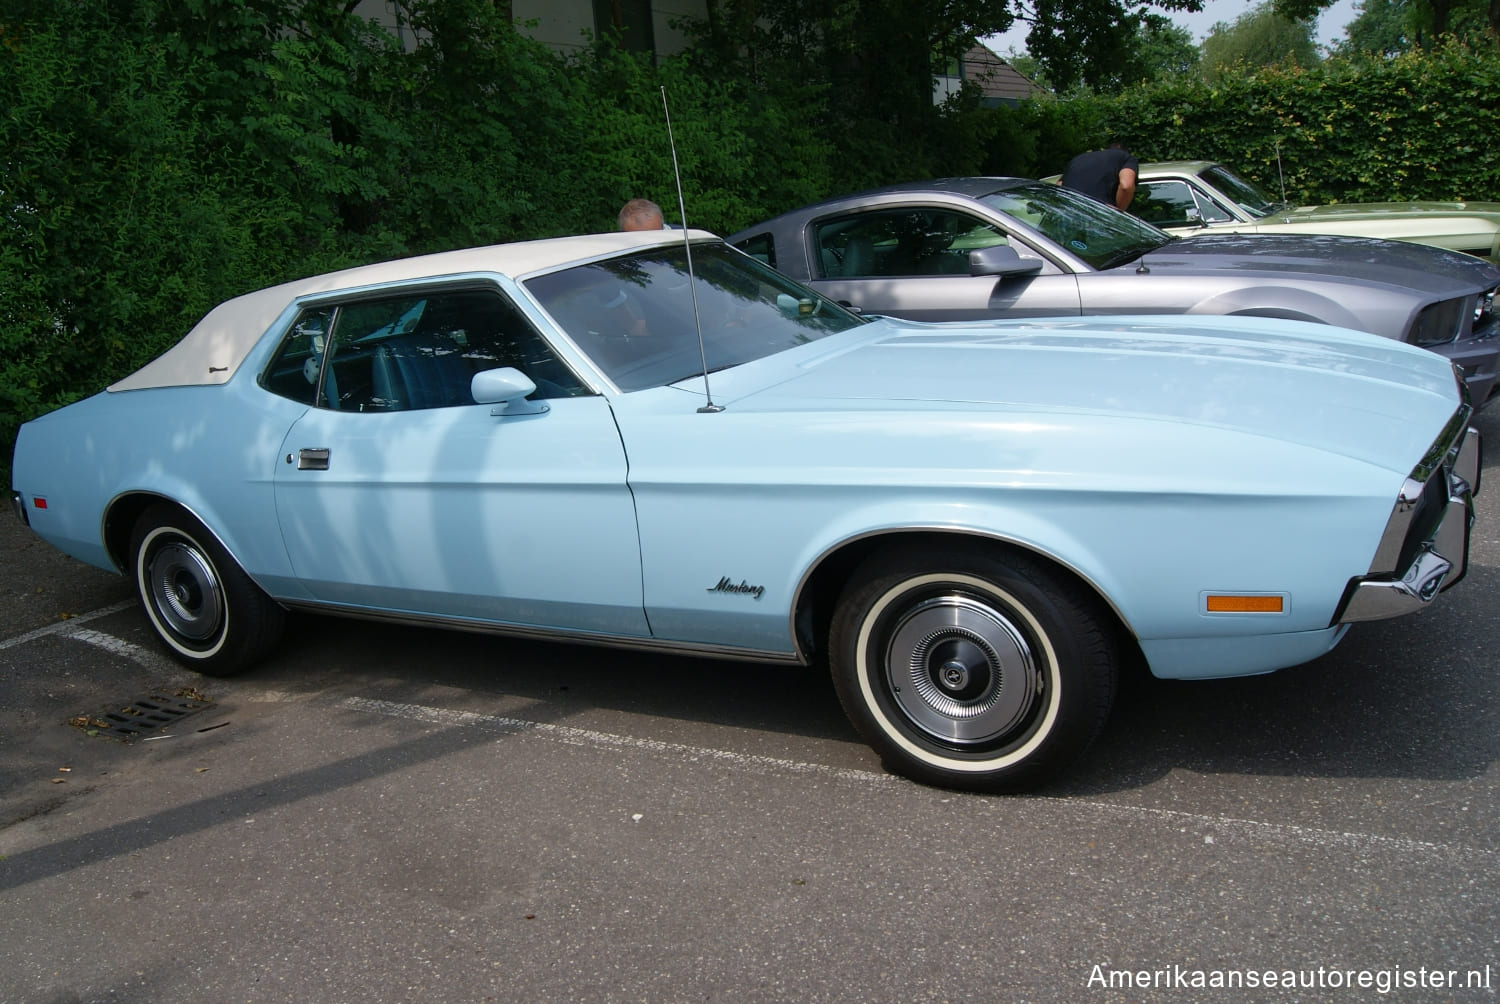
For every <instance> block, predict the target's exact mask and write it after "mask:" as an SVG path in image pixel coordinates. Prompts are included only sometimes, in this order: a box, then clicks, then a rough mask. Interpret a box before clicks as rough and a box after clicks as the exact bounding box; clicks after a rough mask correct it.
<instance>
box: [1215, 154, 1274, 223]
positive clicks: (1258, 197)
mask: <svg viewBox="0 0 1500 1004" xmlns="http://www.w3.org/2000/svg"><path fill="white" fill-rule="evenodd" d="M1202 177H1203V180H1204V181H1207V182H1208V183H1209V184H1210V185H1213V186H1214V187H1215V188H1217V189H1218V190H1219V191H1221V192H1223V193H1224V194H1225V195H1226V196H1228V197H1229V198H1230V199H1231V200H1233V201H1234V204H1235V205H1237V206H1239V207H1240V208H1241V209H1243V210H1244V211H1245V212H1247V213H1249V214H1250V215H1251V216H1254V217H1255V218H1256V219H1260V218H1261V217H1262V216H1270V215H1271V214H1272V213H1274V212H1276V210H1278V209H1280V208H1281V203H1279V202H1277V201H1275V200H1274V199H1272V198H1271V197H1270V196H1269V195H1267V194H1266V191H1265V189H1263V188H1261V187H1260V186H1259V185H1257V184H1256V183H1255V182H1253V181H1246V180H1245V179H1244V178H1241V177H1240V176H1239V175H1237V174H1235V173H1234V172H1233V171H1231V170H1229V168H1227V167H1223V166H1221V165H1218V164H1215V165H1214V166H1213V167H1210V168H1209V169H1208V170H1206V171H1204V172H1203V174H1202Z"/></svg>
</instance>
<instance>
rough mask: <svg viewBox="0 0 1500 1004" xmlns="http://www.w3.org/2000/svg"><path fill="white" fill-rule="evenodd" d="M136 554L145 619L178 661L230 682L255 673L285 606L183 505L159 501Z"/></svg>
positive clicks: (142, 528) (136, 534)
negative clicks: (245, 673)
mask: <svg viewBox="0 0 1500 1004" xmlns="http://www.w3.org/2000/svg"><path fill="white" fill-rule="evenodd" d="M130 555H131V567H132V570H133V573H134V578H135V588H136V593H137V594H138V595H139V596H140V598H141V606H142V607H143V608H144V609H145V611H146V619H147V620H148V621H149V622H150V623H151V627H152V629H153V630H155V631H156V634H157V636H158V637H159V638H161V640H162V641H163V642H165V643H166V645H167V648H168V649H170V650H171V652H172V655H173V656H174V657H176V658H177V660H178V661H179V662H182V663H185V664H186V665H188V666H191V667H192V668H193V669H195V670H197V671H198V672H200V673H206V674H208V675H211V676H228V675H230V674H232V673H238V672H240V671H241V670H244V669H247V668H249V667H250V666H251V665H252V664H254V663H255V662H256V661H257V660H259V659H260V658H261V657H262V656H263V655H265V653H266V652H267V651H269V650H270V649H271V647H272V646H274V645H275V644H276V641H277V639H279V638H280V637H281V629H282V625H283V623H284V621H285V614H284V612H283V611H282V609H281V607H280V606H278V605H277V604H276V602H275V601H273V600H272V599H271V598H270V597H269V596H267V595H266V594H265V593H264V592H262V591H261V589H260V587H259V586H257V585H256V584H255V583H254V582H252V581H251V579H250V577H249V576H248V575H246V574H245V573H244V571H243V570H241V569H240V567H239V565H237V564H235V562H234V559H233V558H231V557H230V556H229V554H228V553H227V552H226V551H225V550H224V548H223V547H222V546H221V545H220V544H219V542H218V541H217V540H215V539H214V537H213V535H212V534H210V533H209V532H208V530H207V529H206V528H205V527H204V526H203V524H202V523H200V522H199V521H198V520H196V519H194V518H193V517H192V516H190V515H188V513H186V512H184V511H183V510H182V509H180V508H178V507H177V506H173V505H169V504H166V503H158V504H156V505H153V506H151V507H149V508H148V509H147V510H146V511H145V512H143V513H142V514H141V516H140V518H139V519H138V520H136V524H135V528H134V530H133V531H132V532H131V535H130Z"/></svg>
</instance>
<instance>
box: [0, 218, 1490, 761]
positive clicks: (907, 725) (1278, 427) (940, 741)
mask: <svg viewBox="0 0 1500 1004" xmlns="http://www.w3.org/2000/svg"><path fill="white" fill-rule="evenodd" d="M689 249H691V256H690V257H689ZM1471 410H1472V409H1471V407H1470V405H1469V404H1467V403H1466V401H1465V394H1464V388H1463V385H1462V382H1461V381H1460V380H1459V379H1458V377H1457V375H1456V374H1455V371H1454V369H1453V367H1452V366H1451V365H1450V364H1449V363H1448V362H1446V361H1445V360H1443V359H1441V358H1440V357H1438V356H1436V355H1433V354H1432V353H1429V352H1424V351H1421V350H1417V349H1414V348H1411V347H1410V346H1406V345H1402V344H1399V343H1398V342H1396V341H1394V340H1391V339H1384V338H1375V337H1371V336H1369V335H1367V334H1364V333H1361V332H1355V331H1348V330H1344V329H1341V328H1335V327H1330V326H1326V325H1312V324H1300V323H1296V322H1291V321H1283V320H1271V319H1264V318H1255V317H1202V316H1195V317H1185V316H1180V317H1142V316H1124V317H1094V318H1052V319H1046V320H1017V321H987V322H986V321H975V322H969V323H959V324H925V323H917V322H910V321H900V320H894V319H890V318H871V317H861V316H859V315H857V314H854V313H851V312H850V311H848V310H845V309H844V308H842V307H840V306H839V305H837V304H836V303H834V302H832V301H830V300H828V299H826V298H824V297H823V296H821V295H819V294H818V293H816V292H815V291H813V290H811V289H808V288H806V287H804V286H801V285H799V284H797V283H795V282H793V281H792V280H790V279H787V278H785V277H784V276H781V275H779V274H778V273H776V272H774V271H773V270H771V269H770V268H769V267H767V266H765V265H762V264H761V263H759V262H757V261H755V260H754V259H752V258H750V257H748V256H746V255H743V254H741V253H740V252H738V251H736V250H734V249H732V248H730V247H728V246H727V245H725V244H724V243H723V242H721V241H719V240H717V239H715V238H712V237H711V236H710V235H708V234H705V233H703V232H701V231H693V232H687V233H684V232H682V231H678V232H676V233H663V232H660V231H658V232H655V233H634V234H608V235H600V236H592V237H579V238H565V239H559V240H551V241H539V242H532V243H526V244H514V245H508V246H500V247H491V248H479V249H473V250H466V251H455V252H450V253H445V254H439V255H433V256H430V257H423V258H413V259H410V260H405V261H394V262H386V263H384V264H378V265H370V266H367V267H362V268H356V269H352V270H349V271H345V272H338V273H334V274H331V275H323V276H317V277H314V278H309V279H303V280H300V281H297V282H292V283H288V284H286V285H282V286H277V287H274V288H271V289H266V290H262V291H260V292H256V293H251V294H249V295H246V296H241V297H237V298H235V299H232V300H229V301H228V302H226V303H224V304H222V305H221V306H219V307H217V308H216V309H214V310H213V311H211V312H210V313H209V314H208V315H207V316H206V317H204V318H203V320H202V321H201V322H200V323H199V324H198V325H197V326H196V327H195V328H194V329H193V330H192V331H191V332H189V333H188V334H187V336H186V337H185V338H183V340H182V341H181V342H180V343H179V344H177V345H176V346H175V347H174V348H172V349H170V350H169V351H167V352H166V353H165V354H164V355H162V356H161V357H160V358H158V359H157V360H155V361H154V362H152V363H150V364H148V365H147V366H146V367H145V368H143V369H141V370H140V371H138V372H136V373H135V374H133V375H131V376H128V377H126V378H125V379H123V380H121V381H119V382H118V383H116V384H114V385H112V386H111V387H109V388H108V389H107V390H105V391H102V392H100V393H98V394H95V395H94V396H92V397H89V398H87V399H85V400H83V401H80V402H78V403H76V404H73V405H70V406H68V407H65V408H62V409H61V410H58V411H55V412H52V413H50V414H48V415H44V416H42V417H40V418H38V419H35V420H34V421H31V422H28V423H26V425H25V426H24V427H22V429H21V430H20V433H19V437H18V439H17V442H16V448H15V459H14V465H13V477H14V481H13V499H14V503H15V506H16V509H17V511H18V513H19V514H20V515H21V517H22V518H23V519H24V520H26V521H27V523H28V524H29V525H30V527H31V528H32V530H34V531H35V532H36V533H38V534H40V535H41V536H42V537H43V538H45V539H46V540H48V541H50V542H51V543H52V544H53V545H55V546H56V547H58V548H60V549H61V550H63V551H65V552H67V553H68V554H71V555H73V556H74V557H77V558H79V559H81V560H83V561H86V562H88V563H90V564H93V565H97V566H99V567H101V568H105V569H111V570H115V571H118V572H122V573H124V574H125V575H127V576H129V577H130V579H131V580H132V581H133V582H134V585H135V588H136V590H137V592H138V593H139V596H140V600H141V604H142V607H143V609H144V611H145V615H146V619H147V621H148V623H149V624H150V626H151V628H152V630H153V631H155V633H156V634H157V635H158V636H159V638H160V640H161V642H162V643H163V644H164V645H165V646H166V648H167V650H168V651H170V652H171V653H172V654H173V655H174V656H175V657H176V658H177V659H179V660H181V661H182V662H183V663H185V664H187V665H189V666H192V667H194V668H196V669H198V670H200V671H202V672H204V673H209V674H226V673H234V672H238V671H240V670H243V669H245V668H247V667H249V666H251V665H253V664H254V663H255V662H257V661H258V660H260V659H262V658H264V657H265V656H266V655H267V654H268V653H269V652H270V651H271V649H272V647H273V645H274V644H275V643H276V640H277V637H278V635H279V633H280V628H281V624H282V619H283V614H284V611H286V610H288V609H293V610H305V611H313V612H322V613H330V614H347V615H353V616H357V617H365V618H385V619H389V620H393V621H400V622H403V623H418V624H431V625H442V626H448V627H454V628H463V629H468V630H480V631H493V632H496V633H499V634H512V635H523V636H528V637H538V638H551V639H562V640H567V641H573V642H587V643H596V644H600V645H613V646H626V647H632V648H642V649H650V650H655V651H661V652H678V653H692V654H698V655H705V656H719V657H726V658H731V659H751V660H765V661H780V662H786V663H819V664H822V663H826V664H827V665H828V666H829V667H830V669H831V672H832V674H833V680H834V683H835V685H836V688H837V690H838V693H839V696H840V697H841V699H842V701H843V703H844V706H845V708H846V709H847V711H848V713H849V715H850V717H851V719H852V720H853V722H854V723H855V725H856V726H857V727H858V728H859V730H860V732H861V733H862V734H863V735H864V736H865V737H866V738H867V739H868V740H869V741H870V743H871V744H872V745H873V746H874V747H875V748H876V749H877V750H878V751H879V753H880V755H881V757H882V758H883V759H884V761H885V762H886V763H887V764H888V765H889V767H890V768H891V769H893V770H895V771H898V772H900V773H902V774H905V775H907V776H909V777H912V778H916V779H919V780H922V781H928V782H933V783H937V784H942V785H952V786H957V787H966V788H974V789H984V790H1015V789H1019V788H1024V787H1028V786H1031V785H1035V784H1038V783H1040V782H1043V781H1045V780H1047V779H1048V778H1051V777H1053V776H1055V775H1056V774H1057V772H1058V771H1060V770H1061V769H1063V768H1064V767H1065V766H1066V765H1067V764H1068V763H1069V762H1071V761H1072V760H1074V759H1075V758H1076V757H1077V756H1078V754H1079V753H1080V752H1081V751H1082V750H1083V749H1084V748H1085V747H1086V746H1087V745H1088V743H1089V742H1090V741H1091V740H1092V739H1093V737H1094V736H1095V735H1096V734H1097V733H1098V731H1099V729H1100V728H1101V727H1102V725H1103V723H1104V720H1105V717H1106V715H1107V714H1108V712H1109V708H1110V704H1111V701H1112V698H1113V696H1114V693H1115V688H1116V682H1117V677H1118V673H1119V667H1120V666H1121V664H1122V663H1125V662H1127V661H1128V662H1142V663H1144V664H1145V665H1147V666H1149V667H1150V669H1151V671H1152V672H1154V673H1156V674H1157V675H1158V676H1163V677H1176V678H1193V677H1219V676H1233V675H1237V674H1247V673H1263V672H1267V671H1269V670H1273V669H1277V668H1279V667H1283V666H1290V665H1294V664H1296V663H1300V662H1305V661H1307V660H1309V659H1312V658H1314V657H1316V656H1319V655H1321V654H1323V653H1324V652H1326V651H1328V650H1329V649H1330V648H1332V647H1333V646H1334V644H1336V643H1337V642H1338V640H1339V639H1340V638H1341V637H1343V635H1344V633H1345V631H1346V630H1348V628H1349V626H1350V625H1351V624H1352V623H1355V622H1358V621H1364V620H1371V619H1378V618H1386V617H1393V616H1396V615H1399V614H1403V613H1406V612H1409V611H1415V610H1420V609H1422V608H1424V607H1426V606H1427V605H1428V604H1429V603H1430V602H1432V601H1433V600H1434V598H1435V597H1436V596H1437V595H1438V593H1439V591H1440V590H1443V589H1446V588H1447V587H1449V586H1451V585H1452V584H1454V583H1455V582H1457V581H1458V579H1459V578H1461V577H1462V576H1463V574H1464V570H1465V567H1466V562H1467V553H1468V535H1469V526H1470V521H1471V519H1472V511H1473V504H1472V501H1473V491H1474V488H1475V486H1476V485H1477V480H1476V479H1477V476H1478V456H1479V436H1478V433H1477V432H1476V431H1475V430H1473V429H1472V428H1471V427H1470V424H1469V421H1470V416H1471Z"/></svg>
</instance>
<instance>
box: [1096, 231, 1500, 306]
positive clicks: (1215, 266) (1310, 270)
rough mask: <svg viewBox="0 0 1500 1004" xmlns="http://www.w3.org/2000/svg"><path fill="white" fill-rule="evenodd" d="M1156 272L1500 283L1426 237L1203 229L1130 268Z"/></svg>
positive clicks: (1431, 287) (1434, 292)
mask: <svg viewBox="0 0 1500 1004" xmlns="http://www.w3.org/2000/svg"><path fill="white" fill-rule="evenodd" d="M1143 266H1144V267H1145V268H1148V269H1150V270H1151V271H1152V272H1159V271H1165V272H1173V271H1175V272H1181V273H1183V274H1189V273H1198V272H1225V271H1233V272H1242V273H1256V272H1259V273H1266V274H1269V275H1285V274H1286V273H1288V272H1301V273H1305V274H1313V275H1321V276H1324V277H1327V278H1332V279H1342V280H1350V279H1356V280H1363V281H1365V282H1377V283H1383V284H1385V285H1388V286H1396V287H1403V288H1406V289H1412V290H1417V291H1419V292H1421V293H1423V294H1426V295H1427V296H1429V297H1440V298H1446V297H1450V296H1463V295H1467V294H1469V293H1475V292H1478V291H1480V290H1483V289H1488V288H1490V287H1491V286H1494V285H1495V284H1496V283H1497V282H1500V269H1497V268H1496V267H1495V266H1494V265H1491V264H1489V263H1488V262H1485V261H1482V260H1480V259H1478V258H1475V257H1473V256H1471V255H1466V254H1460V253H1458V252H1456V251H1445V250H1443V249H1442V248H1435V247H1429V246H1428V245H1425V244H1409V243H1407V242H1405V241H1385V240H1375V239H1372V238H1366V237H1332V236H1318V235H1305V236H1303V235H1297V236H1293V235H1281V234H1200V235H1197V236H1193V237H1183V238H1179V239H1176V240H1173V241H1170V242H1168V243H1167V244H1164V245H1162V246H1161V247H1160V248H1158V249H1156V250H1155V251H1151V252H1148V253H1147V254H1145V255H1143V256H1141V257H1140V258H1138V259H1136V260H1135V261H1133V262H1131V263H1130V264H1128V265H1125V266H1121V267H1123V268H1140V267H1143Z"/></svg>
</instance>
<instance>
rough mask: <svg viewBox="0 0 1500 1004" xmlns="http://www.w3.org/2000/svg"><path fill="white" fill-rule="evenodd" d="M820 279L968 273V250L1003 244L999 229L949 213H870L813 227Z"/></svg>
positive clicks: (898, 210) (941, 211) (884, 211)
mask: <svg viewBox="0 0 1500 1004" xmlns="http://www.w3.org/2000/svg"><path fill="white" fill-rule="evenodd" d="M813 232H814V237H813V239H814V241H815V242H816V244H817V250H818V255H817V258H818V261H819V264H820V268H821V272H822V275H821V277H822V278H825V279H831V278H839V277H843V278H851V279H852V278H872V277H880V276H913V275H968V274H969V252H971V251H977V250H979V249H980V248H987V247H994V246H995V245H997V244H1008V243H1009V239H1008V238H1007V237H1006V234H1005V232H1004V231H1002V230H1001V229H1000V228H999V227H997V226H995V225H994V224H991V223H989V222H987V221H985V220H982V219H978V218H976V217H973V216H969V215H968V214H966V213H960V212H957V211H955V210H952V209H936V208H934V209H912V208H909V207H903V208H901V209H884V210H874V211H871V212H866V213H860V214H858V215H856V216H843V217H836V218H834V219H828V220H822V221H820V222H819V223H817V224H815V225H814V230H813Z"/></svg>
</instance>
